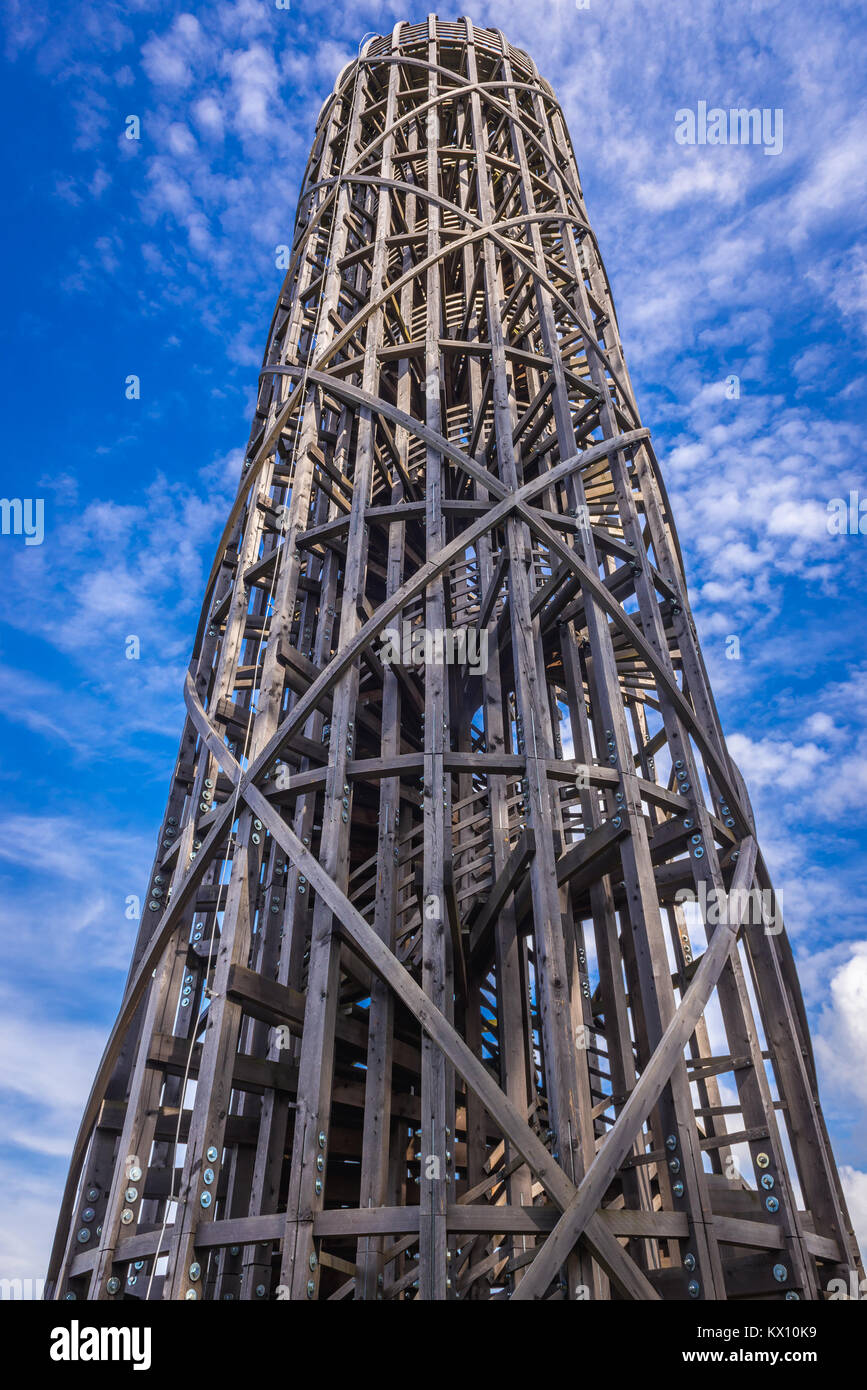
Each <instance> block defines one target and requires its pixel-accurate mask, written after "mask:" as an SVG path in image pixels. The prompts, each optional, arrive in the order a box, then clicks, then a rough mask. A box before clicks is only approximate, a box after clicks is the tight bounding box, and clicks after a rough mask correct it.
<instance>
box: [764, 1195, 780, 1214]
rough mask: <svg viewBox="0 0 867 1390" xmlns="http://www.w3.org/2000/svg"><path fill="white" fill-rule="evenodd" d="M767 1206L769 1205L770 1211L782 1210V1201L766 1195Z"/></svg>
mask: <svg viewBox="0 0 867 1390" xmlns="http://www.w3.org/2000/svg"><path fill="white" fill-rule="evenodd" d="M765 1206H766V1207H767V1209H768V1211H771V1212H774V1211H779V1210H780V1203H779V1201H778V1200H777V1198H776V1197H766V1198H765Z"/></svg>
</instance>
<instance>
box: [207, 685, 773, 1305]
mask: <svg viewBox="0 0 867 1390" xmlns="http://www.w3.org/2000/svg"><path fill="white" fill-rule="evenodd" d="M186 698H187V708H188V710H189V712H190V715H191V717H192V719H193V721H194V722H195V724H196V727H197V728H198V730H199V732H200V734H201V735H202V737H203V738H204V739H205V741H206V742H207V743H208V746H209V747H210V748H211V751H213V752H214V754H215V756H218V752H217V749H218V746H219V748H220V750H221V752H220V754H219V756H220V762H221V765H222V766H223V769H224V771H225V772H226V773H227V774H228V775H229V776H230V777H231V779H232V781H233V783H234V784H235V785H236V786H237V785H238V784H239V783H240V793H241V795H242V796H243V798H244V800H245V801H246V803H247V805H248V806H249V808H250V810H251V811H252V812H253V814H254V815H256V816H257V817H258V818H259V819H260V820H261V821H262V823H263V825H264V826H265V827H266V829H267V830H268V831H269V832H270V834H271V835H272V836H273V838H274V839H275V840H276V841H277V843H278V844H279V845H280V847H281V849H282V850H283V851H284V852H285V853H286V854H287V855H288V857H289V858H290V859H291V860H292V862H293V864H294V865H295V867H296V868H297V869H298V870H299V872H300V873H303V874H305V875H306V877H307V880H308V882H309V883H310V886H311V887H312V888H313V889H315V891H316V892H317V893H318V894H319V896H320V897H321V898H322V899H323V900H324V901H325V902H326V903H327V905H328V907H329V908H330V909H331V911H332V912H333V913H334V916H335V918H336V920H337V922H338V924H339V929H340V931H341V932H342V934H343V936H344V937H345V938H346V940H347V941H348V942H349V943H350V944H351V945H352V947H353V948H354V949H355V951H356V952H357V953H358V955H359V956H360V957H361V959H362V960H363V961H364V962H365V964H367V965H368V966H369V967H370V969H371V970H373V971H374V972H375V973H376V974H377V975H378V976H379V978H380V979H381V980H383V982H384V983H385V984H387V985H388V987H389V988H390V989H391V990H392V991H393V992H394V994H395V995H396V996H397V998H398V999H399V1000H400V1001H401V1003H402V1004H404V1005H405V1007H406V1008H407V1009H408V1010H409V1011H410V1012H411V1013H412V1014H413V1016H414V1017H415V1018H416V1020H417V1021H418V1023H419V1024H420V1026H421V1027H422V1028H423V1029H424V1031H425V1032H426V1033H427V1035H428V1037H430V1038H431V1040H432V1041H433V1042H434V1043H436V1045H437V1047H439V1048H440V1049H441V1051H442V1052H443V1053H444V1054H445V1055H446V1057H447V1058H448V1060H449V1061H450V1062H451V1063H452V1065H453V1066H454V1068H455V1070H456V1071H457V1072H458V1073H459V1074H460V1075H461V1076H462V1077H463V1078H464V1080H465V1081H466V1083H467V1085H468V1086H470V1087H471V1088H472V1090H473V1091H475V1093H476V1095H477V1096H478V1098H479V1100H480V1101H481V1102H482V1104H483V1105H484V1107H485V1109H486V1110H487V1111H488V1114H489V1115H490V1116H491V1118H492V1119H493V1120H494V1121H495V1123H496V1124H497V1125H498V1126H499V1127H500V1130H501V1131H502V1133H503V1135H504V1136H505V1138H507V1139H508V1140H509V1141H510V1143H512V1144H514V1146H515V1149H516V1150H517V1152H518V1153H519V1154H520V1155H521V1157H522V1158H523V1159H524V1160H525V1161H526V1163H527V1164H528V1166H529V1167H530V1168H531V1169H532V1171H533V1172H534V1173H535V1175H536V1177H537V1178H538V1179H539V1181H540V1182H541V1183H542V1185H543V1186H544V1188H545V1190H546V1192H547V1193H548V1195H549V1196H550V1198H551V1200H552V1201H553V1202H554V1203H556V1205H557V1206H559V1207H560V1209H561V1211H562V1213H563V1215H562V1216H561V1218H560V1220H559V1222H558V1223H557V1225H556V1226H555V1228H554V1230H553V1231H552V1232H551V1234H550V1235H549V1236H548V1237H547V1239H546V1241H545V1243H544V1244H543V1245H542V1246H541V1247H540V1248H539V1253H538V1254H537V1255H536V1257H535V1259H534V1260H533V1262H532V1264H531V1265H530V1267H529V1269H528V1270H527V1272H526V1273H525V1275H524V1278H523V1280H522V1281H521V1283H520V1284H519V1285H518V1287H517V1289H516V1291H515V1292H514V1293H513V1294H512V1298H518V1299H523V1300H527V1299H532V1298H542V1297H544V1295H545V1293H546V1291H547V1289H548V1286H549V1284H550V1283H551V1280H552V1279H554V1278H555V1277H556V1275H557V1272H558V1270H559V1268H560V1267H561V1266H562V1265H563V1264H564V1263H565V1261H566V1259H567V1257H568V1255H569V1254H570V1252H571V1251H572V1250H573V1249H574V1247H575V1245H576V1244H577V1242H578V1241H579V1240H582V1241H583V1243H584V1244H585V1245H586V1246H587V1248H588V1249H589V1251H590V1252H591V1254H592V1255H593V1257H594V1258H595V1259H596V1260H597V1261H598V1262H599V1264H600V1265H601V1266H602V1268H603V1269H604V1270H605V1272H606V1274H607V1275H608V1276H609V1278H611V1279H612V1280H613V1282H614V1283H615V1284H616V1285H617V1287H618V1288H619V1289H620V1291H621V1292H622V1293H623V1294H625V1295H626V1296H627V1297H630V1298H640V1299H658V1298H659V1294H658V1293H657V1291H656V1290H655V1289H654V1288H653V1286H652V1285H651V1284H650V1282H649V1281H648V1279H647V1278H646V1277H645V1275H644V1274H643V1273H642V1271H641V1270H640V1269H639V1268H638V1266H637V1265H636V1264H635V1263H634V1261H633V1260H632V1259H631V1258H630V1257H629V1255H628V1254H627V1253H626V1251H625V1250H624V1249H623V1247H622V1246H621V1245H620V1243H619V1241H618V1240H617V1239H616V1237H615V1236H614V1235H612V1234H611V1233H610V1232H609V1231H608V1230H607V1228H606V1226H605V1224H604V1222H603V1221H602V1219H601V1218H600V1216H599V1215H598V1208H599V1206H600V1205H601V1201H602V1197H603V1196H604V1194H605V1192H606V1190H607V1188H608V1186H609V1184H610V1183H611V1180H612V1178H613V1177H614V1175H615V1173H616V1172H617V1170H618V1168H619V1167H620V1165H621V1164H622V1163H623V1162H624V1160H625V1159H626V1157H627V1156H628V1154H629V1153H630V1152H631V1151H632V1148H633V1145H634V1143H635V1140H636V1138H637V1137H638V1135H639V1132H640V1130H641V1126H642V1124H643V1122H644V1119H645V1117H646V1116H647V1115H648V1113H649V1112H650V1111H651V1110H652V1109H653V1106H654V1105H655V1104H656V1102H657V1100H658V1099H659V1097H660V1095H661V1094H662V1091H663V1089H664V1088H665V1086H666V1084H667V1082H668V1080H669V1078H670V1077H671V1074H672V1071H673V1070H674V1067H675V1066H676V1065H677V1063H678V1062H679V1060H680V1059H681V1058H682V1056H683V1049H684V1047H685V1046H686V1044H687V1043H688V1041H689V1039H690V1037H691V1036H692V1033H693V1032H694V1030H695V1026H696V1024H697V1023H698V1020H699V1019H700V1017H701V1015H702V1013H703V1012H704V1009H705V1007H706V1005H707V1002H708V1000H709V998H710V996H711V994H712V992H713V989H714V987H715V985H716V982H717V980H718V979H719V976H720V973H721V972H722V969H723V966H724V965H725V963H726V960H727V959H728V957H729V955H730V953H731V951H732V950H733V949H734V946H735V943H736V941H737V937H738V931H739V929H740V926H741V921H742V916H743V913H744V912H745V911H746V907H747V902H748V894H747V893H746V891H745V890H746V889H747V888H748V887H749V886H750V884H751V883H752V879H753V874H754V872H755V865H756V843H755V840H754V839H753V838H752V837H751V836H748V837H747V838H746V839H745V840H743V841H742V842H741V844H740V846H739V849H740V854H739V858H738V861H737V869H736V871H735V874H734V879H733V882H732V887H731V893H730V897H729V903H728V905H727V910H726V912H725V913H723V914H721V916H722V920H721V921H720V923H719V924H718V925H717V927H716V928H715V929H714V932H713V936H712V937H711V939H710V943H709V945H708V948H707V950H706V951H705V953H704V955H703V956H702V958H701V962H700V964H699V968H698V970H697V971H696V973H695V975H694V976H693V979H692V982H691V983H690V985H689V987H688V989H687V991H686V993H685V995H684V997H683V999H682V1001H681V1003H680V1005H679V1007H678V1009H677V1010H676V1012H675V1014H674V1015H673V1017H672V1019H671V1022H670V1023H669V1025H668V1027H667V1028H666V1030H665V1032H664V1033H663V1035H662V1038H661V1039H660V1041H659V1044H658V1046H657V1047H656V1048H655V1050H654V1052H653V1056H652V1057H651V1059H650V1061H649V1063H648V1065H647V1066H646V1067H645V1069H644V1071H643V1072H642V1074H641V1077H640V1079H639V1081H638V1082H637V1084H636V1086H635V1088H634V1089H633V1091H632V1092H631V1094H630V1097H629V1100H628V1101H627V1102H626V1104H625V1106H624V1107H623V1109H622V1111H621V1113H620V1115H619V1116H618V1118H617V1121H616V1123H615V1125H614V1126H613V1128H612V1129H611V1131H610V1132H609V1134H608V1136H607V1138H606V1140H605V1143H604V1144H603V1146H602V1148H601V1149H600V1151H599V1153H598V1154H597V1156H596V1158H595V1160H594V1161H593V1163H592V1164H591V1166H590V1168H589V1169H588V1171H587V1173H586V1175H585V1176H584V1178H583V1179H582V1180H581V1182H580V1183H579V1184H578V1186H577V1187H576V1186H575V1184H574V1183H572V1182H571V1181H570V1179H569V1178H568V1177H567V1176H566V1173H565V1172H564V1171H563V1169H562V1168H561V1166H560V1165H559V1163H557V1161H556V1160H555V1159H554V1158H553V1157H552V1156H551V1154H550V1153H549V1152H548V1150H547V1149H546V1147H545V1145H544V1144H543V1143H542V1141H541V1140H540V1139H539V1137H538V1135H537V1134H536V1133H535V1131H534V1130H533V1129H532V1128H531V1127H530V1125H528V1124H527V1121H526V1120H525V1119H524V1117H523V1116H522V1115H521V1113H520V1111H519V1110H518V1109H517V1108H516V1107H515V1106H514V1105H513V1104H512V1102H511V1101H510V1100H509V1099H508V1097H507V1096H506V1095H505V1093H504V1092H503V1091H502V1089H501V1088H500V1087H499V1086H498V1085H497V1084H496V1082H495V1081H494V1080H493V1079H492V1077H491V1076H490V1074H489V1072H488V1070H487V1068H486V1067H485V1066H484V1064H483V1063H482V1062H481V1060H480V1059H479V1058H478V1057H476V1055H475V1053H473V1052H472V1051H471V1049H470V1048H469V1047H468V1046H467V1044H466V1043H465V1042H464V1040H463V1038H462V1037H461V1036H460V1034H459V1033H458V1032H457V1031H456V1030H455V1029H454V1027H453V1026H452V1025H451V1024H450V1023H449V1022H448V1020H447V1019H446V1018H445V1016H444V1015H443V1014H442V1013H441V1012H440V1010H439V1009H437V1008H436V1006H435V1005H434V1004H433V1002H432V1001H431V1000H430V999H429V998H428V996H427V995H426V994H425V993H424V991H423V990H422V989H421V988H420V987H419V985H418V984H416V982H415V980H414V979H413V978H412V976H411V975H410V973H409V971H408V970H407V969H406V968H405V967H404V966H403V965H401V964H400V962H399V961H398V959H397V957H396V956H395V955H394V953H393V952H392V951H391V949H390V948H389V947H388V946H387V945H386V944H385V942H384V941H382V940H381V938H380V937H379V936H377V934H376V932H375V931H374V930H373V928H372V927H371V926H369V925H368V923H367V922H366V921H365V920H364V918H363V917H362V916H361V913H360V912H358V911H357V909H356V908H355V907H353V905H352V903H351V902H350V901H349V899H348V898H347V897H346V895H345V894H344V893H343V892H342V891H341V889H340V888H339V887H338V885H337V884H336V883H335V882H334V880H333V878H331V876H330V874H328V873H327V872H326V871H325V869H323V867H322V865H321V864H320V863H319V861H318V859H317V858H316V857H315V855H313V854H311V852H310V850H309V849H307V848H306V846H305V845H303V844H302V842H301V840H299V839H298V837H297V835H295V834H294V832H293V831H292V830H291V829H290V827H289V826H288V825H287V824H286V822H285V821H284V820H283V817H282V816H281V815H280V814H279V812H278V811H277V810H276V809H275V808H274V807H273V806H272V805H271V803H270V802H269V801H268V799H267V797H265V796H264V795H263V794H262V792H261V791H260V790H259V788H258V787H256V786H254V785H253V783H252V782H251V781H250V780H249V776H248V777H242V773H241V769H240V767H239V765H238V763H237V762H236V761H235V758H234V757H233V755H232V754H231V753H230V752H229V750H228V749H227V748H226V747H225V744H223V743H222V740H221V739H220V738H219V736H218V735H217V733H216V731H215V730H214V729H213V727H212V726H211V724H210V721H209V720H208V717H207V714H206V713H205V710H204V709H203V708H202V705H201V703H200V702H199V700H198V697H197V696H196V693H195V689H194V687H193V685H192V681H190V680H189V677H188V683H187V691H186ZM732 903H733V904H735V910H734V911H732V909H731V904H732Z"/></svg>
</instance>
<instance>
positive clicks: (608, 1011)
mask: <svg viewBox="0 0 867 1390" xmlns="http://www.w3.org/2000/svg"><path fill="white" fill-rule="evenodd" d="M394 629H397V630H398V633H399V634H400V635H401V637H402V638H403V637H408V638H409V645H410V646H411V645H412V644H413V643H415V642H416V639H417V638H419V634H421V635H422V636H423V634H424V633H427V634H429V635H430V636H431V642H430V645H429V647H428V649H427V650H426V651H423V652H422V660H421V661H416V660H414V659H413V657H414V651H413V650H407V649H406V647H407V643H406V642H403V641H402V643H401V645H400V649H399V650H398V652H397V655H396V656H395V653H394V651H391V653H390V654H388V655H387V654H386V647H385V643H386V639H387V638H388V634H389V633H390V632H392V631H393V630H394ZM438 633H446V634H451V638H455V639H456V640H455V641H454V642H453V643H452V645H451V646H449V645H448V643H446V645H445V647H444V648H443V649H442V650H440V649H439V648H438V647H437V645H436V642H435V640H434V638H435V636H436V634H438ZM419 640H421V639H419ZM474 653H475V654H476V657H477V659H473V654H474ZM485 656H486V658H487V659H486V661H485V660H484V659H483V658H484V657H485ZM185 696H186V708H187V718H186V724H185V727H184V731H183V736H182V739H181V745H180V752H179V755H178V760H177V766H176V768H175V773H174V777H173V781H172V786H171V792H170V795H169V800H168V805H167V807H166V812H165V819H164V821H163V825H162V828H161V831H160V836H159V846H158V849H157V853H156V858H155V861H154V867H153V873H152V877H151V880H150V884H149V893H148V897H147V899H146V905H145V907H144V909H143V921H142V927H141V931H140V934H139V940H138V943H137V946H136V949H135V954H134V959H133V962H132V967H131V971H130V975H129V979H128V983H127V988H126V993H125V996H124V999H123V1003H122V1006H121V1010H120V1013H119V1016H118V1018H117V1022H116V1024H115V1026H114V1029H113V1031H112V1034H111V1037H110V1040H109V1043H108V1046H107V1049H106V1052H105V1055H104V1058H103V1061H102V1063H101V1065H100V1068H99V1072H98V1075H97V1078H96V1081H95V1083H94V1087H93V1091H92V1093H91V1096H90V1099H89V1101H88V1104H87V1108H86V1112H85V1115H84V1119H83V1121H82V1126H81V1131H80V1134H79V1138H78V1141H77V1143H76V1147H75V1152H74V1155H73V1162H72V1168H71V1172H70V1177H69V1182H68V1185H67V1191H66V1195H65V1198H64V1201H63V1206H62V1212H61V1216H60V1220H59V1225H58V1232H57V1238H56V1242H55V1249H54V1252H53V1256H52V1262H51V1268H50V1271H49V1280H50V1283H49V1291H50V1295H51V1296H52V1297H55V1298H91V1299H106V1298H112V1297H115V1298H120V1297H123V1296H126V1297H138V1298H148V1297H150V1298H160V1297H162V1298H166V1299H180V1298H196V1297H199V1298H206V1299H224V1298H225V1299H230V1298H240V1299H256V1298H269V1297H270V1298H287V1297H289V1298H293V1299H302V1300H306V1299H332V1300H339V1299H341V1298H360V1299H375V1298H381V1299H413V1298H420V1299H447V1298H462V1299H466V1298H505V1297H512V1298H577V1299H583V1298H585V1297H586V1298H590V1299H598V1298H603V1299H604V1298H631V1299H656V1298H666V1299H689V1298H690V1297H694V1298H698V1299H721V1298H731V1297H753V1298H780V1299H782V1298H795V1297H799V1298H805V1299H815V1298H819V1297H822V1296H823V1290H824V1289H825V1287H826V1284H827V1282H828V1279H829V1278H830V1277H832V1276H839V1275H840V1274H841V1273H842V1274H843V1275H844V1277H845V1274H846V1271H847V1270H848V1269H849V1268H856V1267H857V1268H860V1267H859V1265H858V1259H859V1257H858V1252H857V1248H856V1246H855V1242H854V1239H853V1236H852V1233H851V1229H850V1224H849V1220H848V1217H847V1214H846V1209H845V1204H844V1200H843V1196H842V1193H841V1189H840V1182H839V1179H838V1175H837V1171H836V1168H835V1164H834V1159H833V1156H832V1153H831V1150H830V1146H829V1142H828V1138H827V1134H826V1131H825V1127H824V1123H823V1118H822V1113H821V1110H820V1107H819V1101H818V1094H817V1087H816V1077H815V1070H814V1064H813V1058H812V1054H811V1050H810V1042H809V1036H808V1030H807V1023H806V1019H805V1013H804V1008H803V1004H802V1000H801V994H800V990H799V986H798V983H797V979H796V975H795V970H794V965H793V960H792V955H791V951H790V948H789V945H788V942H787V939H786V935H785V932H784V931H783V930H781V923H780V921H779V916H778V912H777V905H776V904H775V903H774V901H773V899H771V898H770V897H769V896H768V893H769V890H770V884H769V882H768V876H767V872H766V870H765V866H764V863H763V860H762V856H761V854H760V852H759V851H758V849H757V846H756V841H755V835H754V824H753V818H752V814H751V810H750V805H749V801H748V798H747V794H746V791H745V788H744V782H743V780H742V777H741V775H740V773H739V771H738V769H737V767H736V766H735V765H734V763H733V762H732V759H731V757H730V755H729V753H728V751H727V749H726V745H725V742H724V739H723V735H722V731H721V727H720V722H719V718H718V716H717V712H716V709H715V706H714V702H713V697H712V694H711V691H710V687H709V684H708V679H707V674H706V671H705V667H704V663H703V660H702V656H701V653H700V650H699V647H698V643H697V640H696V634H695V628H694V624H693V621H692V619H691V616H690V610H689V604H688V602H687V597H686V590H685V584H684V576H683V567H682V562H681V556H680V551H679V547H678V541H677V536H676V534H675V529H674V523H673V518H672V515H671V510H670V507H669V504H668V500H667V497H666V492H665V487H664V483H663V479H662V476H661V474H660V470H659V468H658V465H657V461H656V458H655V456H654V452H653V448H652V445H651V442H650V438H649V433H648V431H647V430H646V429H645V428H643V427H642V425H641V421H640V419H639V414H638V409H637V407H636V404H635V400H634V397H633V394H632V389H631V386H630V382H629V376H628V373H627V369H626V364H625V361H624V356H623V351H622V347H621V343H620V339H619V336H618V331H617V322H616V318H615V314H614V308H613V305H612V301H611V295H610V292H609V287H608V282H607V279H606V275H605V271H604V268H603V265H602V261H601V258H600V256H599V252H598V248H597V246H596V241H595V238H594V236H593V232H592V231H591V229H590V226H589V224H588V221H587V216H586V212H585V208H584V202H583V198H582V193H581V186H580V182H579V176H578V171H577V167H576V164H575V159H574V156H573V152H572V147H571V144H570V140H569V135H568V132H567V130H566V126H565V123H564V119H563V115H562V112H561V110H560V108H559V106H558V104H557V101H556V99H555V97H554V95H553V93H552V91H551V88H550V87H549V86H548V84H547V83H546V82H545V81H544V80H543V79H542V78H541V77H540V76H539V74H538V72H537V70H536V67H535V65H534V63H533V62H532V60H531V59H530V58H529V57H528V56H527V54H526V53H524V52H522V51H520V50H517V49H515V48H513V47H512V46H511V45H510V44H509V43H508V42H507V41H506V39H505V38H504V37H503V35H502V34H501V33H500V32H499V31H495V30H488V29H485V30H478V29H475V28H474V27H473V25H472V23H471V22H470V21H469V20H461V21H459V22H456V23H442V22H439V21H437V20H436V19H435V18H430V19H429V20H428V21H426V22H425V23H422V24H417V25H408V24H398V25H397V26H396V27H395V29H394V32H393V33H392V34H391V35H390V36H387V37H380V38H376V39H373V40H370V41H368V42H367V44H366V45H365V46H364V48H363V50H362V52H361V56H360V58H359V61H358V62H353V63H351V64H350V65H349V66H348V67H347V68H345V69H344V71H343V72H342V73H341V75H340V77H339V78H338V81H337V84H336V87H335V90H334V93H333V94H332V95H331V97H330V98H329V99H328V101H327V102H326V103H325V106H324V107H323V110H322V113H321V116H320V118H319V122H318V125H317V128H316V135H315V140H314V144H313V151H312V154H311V157H310V162H309V165H308V168H307V171H306V174H305V177H304V183H303V188H302V192H301V197H300V202H299V207H298V217H297V226H296V234H295V240H294V244H293V247H292V253H291V264H290V265H289V269H288V273H287V275H286V279H285V282H284V285H283V288H282V291H281V294H280V297H279V300H278V303H277V307H276V311H275V314H274V318H273V321H272V324H271V330H270V334H269V338H268V347H267V352H266V356H265V365H264V368H263V370H262V373H261V377H260V389H259V400H258V407H257V411H256V416H255V420H254V424H253V429H252V435H251V439H250V444H249V448H248V450H247V456H246V462H245V464H244V470H243V476H242V478H241V482H240V486H239V490H238V494H237V499H236V501H235V503H234V506H233V507H232V510H231V514H230V516H229V519H228V521H227V524H226V528H225V531H224V533H223V536H222V538H221V541H220V544H219V547H218V550H217V555H216V559H215V561H214V565H213V569H212V571H211V575H210V578H209V580H208V584H207V592H206V596H205V602H204V607H203V609H202V616H201V621H200V624H199V629H198V632H197V634H196V639H195V644H194V651H193V657H192V661H191V664H190V669H189V676H188V678H187V682H186V691H185ZM735 890H736V891H735ZM741 890H755V891H753V892H752V895H751V896H748V895H747V892H745V891H743V892H742V891H741ZM689 892H692V893H693V894H694V895H695V896H696V898H697V899H699V900H701V901H705V900H706V901H707V902H708V903H711V902H712V903H715V904H716V907H717V911H716V912H711V911H708V912H707V914H706V917H707V921H706V925H705V926H703V925H702V922H701V917H700V916H697V915H696V913H695V911H693V909H691V908H689V906H688V905H687V904H686V903H685V901H684V899H685V895H686V894H688V893H689ZM757 904H761V907H760V910H759V912H758V916H757V915H756V912H755V910H754V909H755V908H756V906H757ZM769 904H770V906H769Z"/></svg>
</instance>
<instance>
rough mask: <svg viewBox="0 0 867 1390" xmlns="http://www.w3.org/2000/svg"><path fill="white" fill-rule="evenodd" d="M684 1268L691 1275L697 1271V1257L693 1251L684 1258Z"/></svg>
mask: <svg viewBox="0 0 867 1390" xmlns="http://www.w3.org/2000/svg"><path fill="white" fill-rule="evenodd" d="M683 1267H684V1269H688V1270H689V1272H690V1274H691V1273H692V1271H693V1270H694V1269H695V1255H693V1253H692V1251H691V1250H690V1251H688V1252H687V1253H686V1254H685V1255H684V1257H683Z"/></svg>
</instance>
